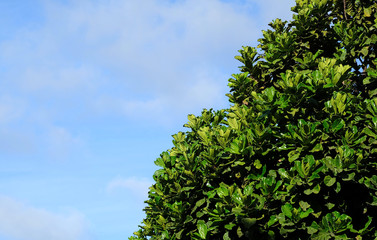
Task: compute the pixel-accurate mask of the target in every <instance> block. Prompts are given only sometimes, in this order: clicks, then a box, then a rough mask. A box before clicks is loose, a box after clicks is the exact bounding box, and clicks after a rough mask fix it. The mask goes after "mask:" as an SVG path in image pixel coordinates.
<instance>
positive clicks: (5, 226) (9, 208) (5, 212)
mask: <svg viewBox="0 0 377 240" xmlns="http://www.w3.org/2000/svg"><path fill="white" fill-rule="evenodd" d="M85 231H86V223H85V220H84V217H83V216H82V215H81V214H79V213H76V212H70V213H68V214H55V213H52V212H49V211H46V210H44V209H40V208H35V207H31V206H28V205H25V204H23V203H21V202H18V201H16V200H14V199H12V198H9V197H4V196H0V234H1V235H3V236H6V237H7V239H17V240H46V239H51V240H81V239H84V238H85V236H84V234H85Z"/></svg>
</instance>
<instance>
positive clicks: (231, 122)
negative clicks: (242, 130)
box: [228, 118, 238, 130]
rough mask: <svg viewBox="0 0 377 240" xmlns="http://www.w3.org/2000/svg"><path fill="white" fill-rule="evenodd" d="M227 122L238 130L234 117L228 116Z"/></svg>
mask: <svg viewBox="0 0 377 240" xmlns="http://www.w3.org/2000/svg"><path fill="white" fill-rule="evenodd" d="M228 124H229V126H230V127H231V128H232V129H235V130H238V122H237V120H236V119H235V118H229V119H228Z"/></svg>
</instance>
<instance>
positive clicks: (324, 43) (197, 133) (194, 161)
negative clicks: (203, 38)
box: [130, 0, 377, 239]
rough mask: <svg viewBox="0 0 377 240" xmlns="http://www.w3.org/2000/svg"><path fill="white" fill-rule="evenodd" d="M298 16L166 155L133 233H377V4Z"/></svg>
mask: <svg viewBox="0 0 377 240" xmlns="http://www.w3.org/2000/svg"><path fill="white" fill-rule="evenodd" d="M292 11H293V12H294V15H293V20H292V21H290V22H283V21H281V20H280V19H276V20H274V21H273V22H272V23H270V24H269V25H270V27H271V29H269V30H267V31H263V38H261V39H259V42H260V45H259V46H258V48H259V51H257V49H256V48H253V47H243V49H242V50H240V51H239V52H240V54H241V55H240V56H237V57H236V59H238V60H239V61H240V62H242V63H243V66H241V67H240V70H241V73H239V74H234V75H233V77H232V78H231V79H229V87H230V93H229V94H228V97H229V100H230V102H231V103H232V106H231V107H230V108H229V109H223V110H220V111H213V110H203V112H202V114H201V115H200V116H194V115H189V116H188V119H189V122H188V123H187V124H186V125H185V126H186V127H187V128H189V131H187V132H185V133H183V132H179V133H178V134H176V135H174V136H173V138H174V140H173V144H174V147H173V148H172V149H170V150H168V151H167V152H164V153H162V154H161V157H160V158H158V159H157V160H156V161H155V163H156V164H157V165H158V166H160V167H161V169H159V170H157V171H156V172H155V174H154V176H153V178H154V180H155V181H156V183H155V184H154V185H153V186H152V187H151V188H150V191H149V199H148V200H147V201H146V203H147V207H146V208H145V212H146V218H145V219H144V221H143V225H142V226H140V229H139V231H138V232H136V233H135V234H136V236H135V237H131V238H130V239H147V237H151V239H377V229H376V227H375V226H377V160H376V157H377V148H376V144H377V96H376V95H377V88H376V86H377V70H376V64H377V58H376V42H377V30H376V29H377V1H375V0H356V1H350V0H346V1H343V0H296V6H294V7H293V8H292Z"/></svg>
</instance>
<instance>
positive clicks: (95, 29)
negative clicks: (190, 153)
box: [0, 0, 294, 240]
mask: <svg viewBox="0 0 377 240" xmlns="http://www.w3.org/2000/svg"><path fill="white" fill-rule="evenodd" d="M293 4H294V1H293V0H285V1H284V0H264V1H257V0H233V1H232V0H205V1H203V0H182V1H181V0H175V1H168V0H165V1H164V0H33V1H32V0H2V1H0V29H1V31H0V163H1V168H0V240H16V239H17V240H46V239H51V240H60V239H61V240H97V239H98V240H100V239H112V240H120V239H123V240H124V239H127V238H128V237H129V236H131V235H132V232H133V231H135V230H137V225H138V224H139V223H140V222H141V221H142V218H143V216H144V214H143V212H142V209H143V207H144V203H143V202H144V200H146V198H147V191H148V187H149V186H150V185H151V184H152V183H153V182H152V180H153V179H152V175H153V172H154V171H155V170H156V169H157V168H156V167H155V165H154V163H153V162H154V160H155V159H156V158H157V157H159V154H160V153H161V152H163V151H165V150H167V149H169V148H171V147H172V143H171V140H172V137H171V135H173V134H175V133H176V132H178V131H186V130H185V129H184V128H183V127H182V126H183V124H184V123H186V120H187V115H188V114H191V113H193V114H199V113H200V112H201V110H202V109H203V108H214V109H221V108H227V107H229V106H230V103H228V101H227V97H225V94H226V93H227V92H228V87H227V81H228V78H230V77H231V74H232V73H238V68H237V66H239V65H240V64H239V63H238V62H237V61H236V60H235V59H234V56H235V55H237V53H238V52H237V51H238V50H239V49H240V48H241V46H243V45H251V46H256V45H257V41H256V40H257V39H258V38H260V37H261V30H264V29H267V24H268V23H269V22H270V21H271V20H272V19H274V18H277V17H279V18H283V19H291V15H292V14H291V12H290V7H291V6H293Z"/></svg>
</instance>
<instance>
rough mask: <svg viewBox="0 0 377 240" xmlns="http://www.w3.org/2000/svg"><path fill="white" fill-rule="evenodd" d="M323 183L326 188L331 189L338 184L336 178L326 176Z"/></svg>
mask: <svg viewBox="0 0 377 240" xmlns="http://www.w3.org/2000/svg"><path fill="white" fill-rule="evenodd" d="M323 182H324V183H325V185H326V186H328V187H331V186H332V185H334V183H335V182H336V179H335V178H334V177H330V176H326V177H325V179H324V180H323Z"/></svg>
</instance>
